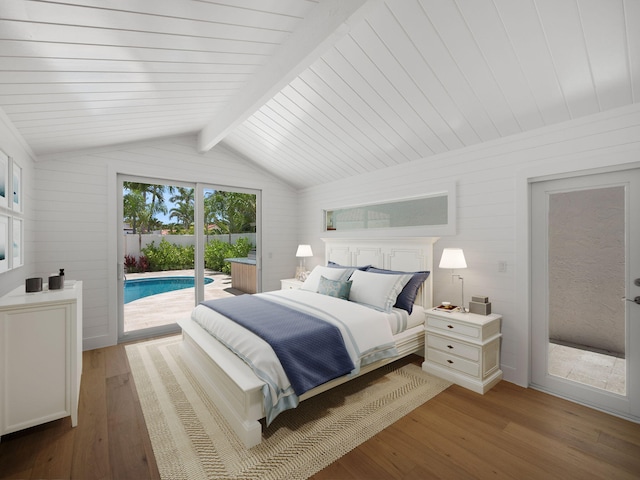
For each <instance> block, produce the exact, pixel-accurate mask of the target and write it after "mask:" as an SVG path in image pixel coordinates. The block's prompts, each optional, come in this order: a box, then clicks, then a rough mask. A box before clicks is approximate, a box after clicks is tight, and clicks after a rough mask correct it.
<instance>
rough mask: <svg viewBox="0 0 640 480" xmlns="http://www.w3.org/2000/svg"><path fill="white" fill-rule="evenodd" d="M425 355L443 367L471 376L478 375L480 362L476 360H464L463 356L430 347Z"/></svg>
mask: <svg viewBox="0 0 640 480" xmlns="http://www.w3.org/2000/svg"><path fill="white" fill-rule="evenodd" d="M427 357H428V358H427V359H428V360H429V361H432V362H434V363H437V364H439V365H442V366H443V367H447V368H450V369H451V370H456V371H458V372H461V373H466V374H467V375H471V376H472V377H476V378H479V377H480V364H479V363H477V362H472V361H470V360H465V359H464V358H460V357H457V356H455V355H451V354H448V353H445V352H441V351H440V350H432V349H427Z"/></svg>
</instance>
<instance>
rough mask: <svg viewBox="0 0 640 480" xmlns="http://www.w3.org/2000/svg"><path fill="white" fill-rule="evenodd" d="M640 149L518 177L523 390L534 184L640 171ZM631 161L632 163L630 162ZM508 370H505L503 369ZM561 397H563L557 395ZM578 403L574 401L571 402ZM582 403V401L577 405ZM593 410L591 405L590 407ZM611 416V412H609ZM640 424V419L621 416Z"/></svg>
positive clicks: (518, 374) (576, 159) (575, 158)
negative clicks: (599, 174)
mask: <svg viewBox="0 0 640 480" xmlns="http://www.w3.org/2000/svg"><path fill="white" fill-rule="evenodd" d="M637 158H638V155H637V150H633V149H626V150H622V151H613V152H604V153H598V154H597V155H587V154H582V155H572V156H571V157H570V158H566V159H564V161H560V160H559V159H558V158H555V157H554V158H552V159H551V160H550V161H549V162H548V163H544V164H540V165H532V166H530V167H527V168H524V169H522V170H521V171H519V172H518V173H517V174H516V182H515V206H516V249H515V253H516V255H515V258H516V260H515V268H516V273H515V277H516V282H517V285H518V286H517V288H516V294H515V301H516V308H515V311H516V314H517V318H518V320H516V321H514V322H513V323H512V325H511V328H512V330H513V334H514V336H516V338H521V339H522V341H521V342H520V344H519V345H518V347H519V348H518V349H517V351H516V352H512V353H511V357H512V359H513V364H514V365H515V367H514V369H513V370H514V372H513V375H512V378H514V381H515V383H517V384H518V385H520V386H522V387H531V366H532V360H531V356H532V351H531V341H532V334H531V325H532V314H531V288H532V279H531V263H532V256H531V200H532V198H531V197H532V195H531V193H532V192H531V191H532V183H535V182H539V181H545V180H555V179H559V178H567V177H574V176H581V175H591V174H598V173H608V172H616V171H621V170H630V169H636V168H640V161H637V160H636V159H637ZM630 159H632V160H630ZM503 368H505V367H503ZM556 396H560V395H556ZM568 400H571V401H573V402H575V400H574V399H568ZM578 403H579V402H578ZM588 406H590V407H592V406H591V405H588ZM608 413H611V412H608ZM619 416H623V417H625V418H628V419H630V420H632V421H635V422H638V421H640V418H637V417H629V416H625V415H619Z"/></svg>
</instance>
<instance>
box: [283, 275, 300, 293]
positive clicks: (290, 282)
mask: <svg viewBox="0 0 640 480" xmlns="http://www.w3.org/2000/svg"><path fill="white" fill-rule="evenodd" d="M302 284H303V282H301V281H300V280H297V279H295V278H285V279H283V280H280V290H296V289H298V288H300V287H301V286H302Z"/></svg>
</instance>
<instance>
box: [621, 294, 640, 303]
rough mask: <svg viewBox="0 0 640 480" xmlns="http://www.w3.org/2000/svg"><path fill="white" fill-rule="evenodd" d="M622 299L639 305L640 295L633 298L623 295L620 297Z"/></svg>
mask: <svg viewBox="0 0 640 480" xmlns="http://www.w3.org/2000/svg"><path fill="white" fill-rule="evenodd" d="M622 300H626V301H627V302H633V303H637V304H638V305H640V295H638V296H637V297H635V298H634V299H633V300H632V299H630V298H624V297H622Z"/></svg>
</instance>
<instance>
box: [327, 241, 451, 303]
mask: <svg viewBox="0 0 640 480" xmlns="http://www.w3.org/2000/svg"><path fill="white" fill-rule="evenodd" d="M438 238H439V237H407V238H371V239H362V238H323V239H322V241H323V242H324V244H325V245H324V251H325V261H327V262H329V261H331V262H335V263H339V264H340V265H349V266H362V265H373V266H374V267H378V268H384V269H387V270H400V271H403V272H415V271H423V270H427V271H429V272H431V274H430V275H429V277H428V278H427V280H426V281H425V282H424V284H423V286H422V290H421V291H419V292H418V297H417V298H416V304H418V305H422V306H423V307H424V308H430V307H432V306H433V286H432V285H433V283H432V279H431V277H432V275H433V244H434V243H435V242H436V241H437V240H438Z"/></svg>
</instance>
